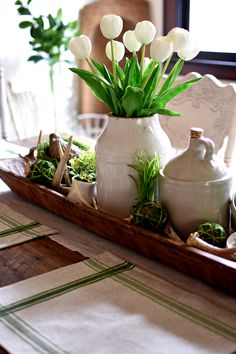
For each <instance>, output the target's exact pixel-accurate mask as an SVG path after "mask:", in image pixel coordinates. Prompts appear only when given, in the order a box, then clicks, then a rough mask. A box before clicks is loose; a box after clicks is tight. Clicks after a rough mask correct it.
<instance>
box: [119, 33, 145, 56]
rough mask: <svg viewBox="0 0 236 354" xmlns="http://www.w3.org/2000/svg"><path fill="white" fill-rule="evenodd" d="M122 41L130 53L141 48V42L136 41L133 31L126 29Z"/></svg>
mask: <svg viewBox="0 0 236 354" xmlns="http://www.w3.org/2000/svg"><path fill="white" fill-rule="evenodd" d="M123 42H124V45H125V47H126V48H127V49H128V51H130V52H131V53H133V52H137V51H138V50H139V49H140V48H141V43H140V42H138V41H137V39H136V36H135V31H127V32H125V33H124V35H123Z"/></svg>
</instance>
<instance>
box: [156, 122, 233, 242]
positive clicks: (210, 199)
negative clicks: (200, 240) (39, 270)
mask: <svg viewBox="0 0 236 354" xmlns="http://www.w3.org/2000/svg"><path fill="white" fill-rule="evenodd" d="M202 134H203V130H202V129H200V128H192V129H191V136H190V142H189V147H188V148H187V150H186V151H184V152H183V153H181V154H180V155H177V156H176V157H174V158H173V159H171V160H170V161H169V162H168V163H167V165H166V166H165V168H164V169H163V170H162V171H161V176H160V181H159V197H160V201H161V203H162V204H163V205H164V206H165V207H166V209H167V212H168V214H169V217H170V222H171V224H172V226H173V228H174V230H175V231H176V233H177V234H179V236H180V237H182V238H183V239H185V238H187V237H188V235H189V234H190V233H191V232H194V231H196V230H197V228H198V226H199V225H200V224H201V223H203V222H208V221H209V222H216V223H218V224H220V225H222V226H223V227H224V228H225V230H226V231H228V227H229V203H230V199H231V189H232V176H231V174H230V172H229V171H228V169H227V167H226V165H225V164H224V162H223V161H222V160H221V159H220V158H218V156H216V154H215V153H214V143H213V141H212V140H210V139H208V138H204V137H203V136H202Z"/></svg>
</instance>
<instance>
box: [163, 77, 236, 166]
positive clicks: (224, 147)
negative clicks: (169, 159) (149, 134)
mask: <svg viewBox="0 0 236 354" xmlns="http://www.w3.org/2000/svg"><path fill="white" fill-rule="evenodd" d="M199 76H200V75H199V74H198V73H195V72H192V73H189V74H187V75H185V76H182V77H180V78H179V79H178V80H177V83H180V82H183V81H187V80H191V79H193V78H196V77H199ZM168 108H170V109H173V110H175V111H178V112H181V113H182V114H181V116H180V117H167V116H160V123H161V126H162V127H163V129H164V130H165V131H166V133H167V135H168V136H169V138H170V140H171V144H172V146H173V148H174V150H175V152H176V153H178V152H181V151H183V150H185V149H186V148H187V147H188V143H189V135H190V128H191V127H199V128H202V129H204V136H205V137H208V138H210V139H211V140H213V142H214V143H215V151H216V153H217V154H218V155H219V156H221V157H222V158H223V159H224V161H225V163H226V165H227V166H231V165H232V163H233V158H234V157H235V154H236V134H235V129H236V87H235V85H234V84H232V83H222V82H221V81H220V80H218V79H217V78H216V77H214V76H213V75H210V74H207V75H204V76H203V78H202V80H200V81H199V82H198V83H197V84H196V85H194V86H193V87H192V88H191V89H189V90H188V91H186V92H185V93H183V94H182V95H179V96H177V97H176V98H175V99H174V100H173V101H172V102H171V103H170V104H169V105H168Z"/></svg>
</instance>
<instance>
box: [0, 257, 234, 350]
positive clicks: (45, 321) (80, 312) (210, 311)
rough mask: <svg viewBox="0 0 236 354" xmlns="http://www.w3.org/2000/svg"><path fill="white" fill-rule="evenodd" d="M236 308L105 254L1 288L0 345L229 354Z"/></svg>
mask: <svg viewBox="0 0 236 354" xmlns="http://www.w3.org/2000/svg"><path fill="white" fill-rule="evenodd" d="M235 309H236V306H235V307H234V309H232V311H230V310H229V307H228V306H225V307H224V306H222V307H221V308H219V307H217V306H216V305H215V304H214V303H211V302H210V301H208V300H207V299H205V298H203V297H200V296H198V295H196V294H192V296H191V293H189V292H188V293H187V292H186V291H184V290H182V289H180V288H178V287H176V286H174V285H171V284H169V283H167V282H165V281H164V280H162V279H160V278H158V277H156V276H154V275H152V274H149V273H147V272H146V271H143V270H142V269H140V268H138V267H135V266H134V265H133V264H131V263H128V262H125V261H123V260H121V259H118V258H116V257H115V256H113V255H111V254H110V253H105V254H103V255H101V256H99V257H97V258H96V259H93V260H92V259H89V260H86V261H84V262H81V263H77V264H73V265H70V266H67V267H63V268H60V269H57V270H54V271H51V272H48V273H46V274H43V275H40V276H37V277H33V278H31V279H28V280H25V281H21V282H18V283H16V284H12V285H9V286H6V287H3V288H1V289H0V333H1V334H0V344H1V345H2V346H3V347H4V348H6V349H7V350H9V351H10V352H11V353H13V354H14V353H17V354H18V353H24V354H27V353H30V354H32V353H50V354H51V353H75V354H78V353H81V354H82V353H83V354H84V353H85V354H90V353H91V354H97V353H99V354H121V353H122V354H149V353H150V354H151V353H153V354H154V353H155V354H157V353H158V354H170V353H173V354H180V353H181V354H182V353H186V354H205V353H212V354H217V353H219V354H231V353H233V352H234V351H235V350H236V312H235Z"/></svg>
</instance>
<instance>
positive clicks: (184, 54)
mask: <svg viewBox="0 0 236 354" xmlns="http://www.w3.org/2000/svg"><path fill="white" fill-rule="evenodd" d="M199 52H200V50H199V47H198V45H197V43H196V42H194V41H193V40H192V39H190V41H189V43H188V45H187V47H185V48H184V49H183V50H180V51H178V52H177V54H178V56H179V57H180V58H181V59H183V60H185V61H188V60H192V59H193V58H195V57H196V56H197V55H198V53H199Z"/></svg>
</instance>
